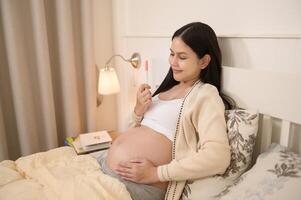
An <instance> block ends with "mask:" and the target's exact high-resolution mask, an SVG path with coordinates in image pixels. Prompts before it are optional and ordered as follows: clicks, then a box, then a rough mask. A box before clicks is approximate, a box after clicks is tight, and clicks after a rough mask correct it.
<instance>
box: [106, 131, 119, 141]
mask: <svg viewBox="0 0 301 200" xmlns="http://www.w3.org/2000/svg"><path fill="white" fill-rule="evenodd" d="M108 133H109V134H110V136H111V138H112V143H113V142H114V141H115V140H116V138H117V137H118V136H119V135H120V133H119V132H118V131H108Z"/></svg>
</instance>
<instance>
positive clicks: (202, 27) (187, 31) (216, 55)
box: [153, 22, 235, 109]
mask: <svg viewBox="0 0 301 200" xmlns="http://www.w3.org/2000/svg"><path fill="white" fill-rule="evenodd" d="M175 37H179V38H181V39H182V40H183V42H184V43H185V44H186V45H187V46H189V47H190V48H191V49H192V50H193V51H194V52H195V53H196V54H197V56H198V58H199V59H201V58H203V56H204V55H205V54H209V55H210V57H211V60H210V63H209V64H208V66H207V67H206V68H205V69H203V70H202V72H201V73H200V77H199V78H200V80H201V81H202V82H203V83H209V84H211V85H214V86H215V87H216V88H217V90H218V91H219V94H220V96H221V98H222V99H223V102H224V104H225V107H226V109H231V108H233V107H234V106H235V102H234V100H233V99H232V98H230V97H229V96H227V95H225V94H223V93H221V73H222V68H221V61H222V54H221V51H220V48H219V45H218V42H217V37H216V34H215V32H214V30H213V29H212V28H211V27H210V26H208V25H207V24H204V23H201V22H192V23H189V24H186V25H185V26H183V27H181V28H180V29H178V30H177V31H176V32H175V33H174V34H173V36H172V40H173V39H174V38H175ZM178 83H179V82H178V81H176V80H175V79H174V77H173V73H172V69H171V68H170V69H169V71H168V73H167V75H166V77H165V78H164V80H163V82H162V83H161V85H160V86H159V88H158V89H157V90H156V91H155V93H154V94H153V96H155V95H157V94H159V93H160V92H164V91H167V90H169V89H170V88H172V87H173V86H175V85H177V84H178Z"/></svg>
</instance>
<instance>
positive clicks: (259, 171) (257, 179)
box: [218, 144, 301, 200]
mask: <svg viewBox="0 0 301 200" xmlns="http://www.w3.org/2000/svg"><path fill="white" fill-rule="evenodd" d="M300 185H301V156H300V155H298V154H295V153H293V152H289V151H287V149H286V148H285V147H283V146H281V145H279V144H272V145H271V146H270V148H269V149H268V150H267V151H266V152H265V153H262V154H261V155H259V157H258V158H257V161H256V164H255V165H254V166H253V167H252V168H251V169H250V170H249V171H247V172H246V173H244V174H243V175H242V176H240V177H239V178H238V179H237V180H236V181H234V184H233V185H231V186H229V187H228V188H226V189H225V190H224V191H223V192H222V193H221V194H220V195H218V198H220V199H221V200H241V199H244V200H249V199H265V200H275V199H279V200H280V199H289V200H299V199H300V197H301V190H300ZM258 186H260V187H258Z"/></svg>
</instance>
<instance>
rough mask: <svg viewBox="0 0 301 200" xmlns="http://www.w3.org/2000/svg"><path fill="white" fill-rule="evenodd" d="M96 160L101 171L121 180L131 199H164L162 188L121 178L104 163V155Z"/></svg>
mask: <svg viewBox="0 0 301 200" xmlns="http://www.w3.org/2000/svg"><path fill="white" fill-rule="evenodd" d="M97 161H98V163H99V164H100V167H101V168H102V171H103V173H105V174H107V175H109V176H111V177H114V178H117V179H118V180H119V181H120V182H122V183H123V184H124V185H125V187H126V189H127V190H128V192H129V193H130V195H131V197H132V199H133V200H163V199H164V196H165V192H166V191H165V190H163V189H160V188H157V187H154V186H150V185H145V184H139V183H134V182H131V181H126V180H123V179H122V178H121V177H120V176H119V175H118V174H116V173H115V172H114V171H112V170H111V169H110V168H109V167H108V165H107V163H106V155H102V156H99V157H98V158H97Z"/></svg>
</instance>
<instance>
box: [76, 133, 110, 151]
mask: <svg viewBox="0 0 301 200" xmlns="http://www.w3.org/2000/svg"><path fill="white" fill-rule="evenodd" d="M79 142H80V145H79V144H78V143H76V145H77V146H78V147H79V148H80V146H81V147H82V149H83V150H84V151H86V152H88V151H95V150H101V149H105V148H109V147H110V146H111V143H112V138H111V136H110V134H109V133H108V132H107V131H97V132H92V133H84V134H80V135H79Z"/></svg>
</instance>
